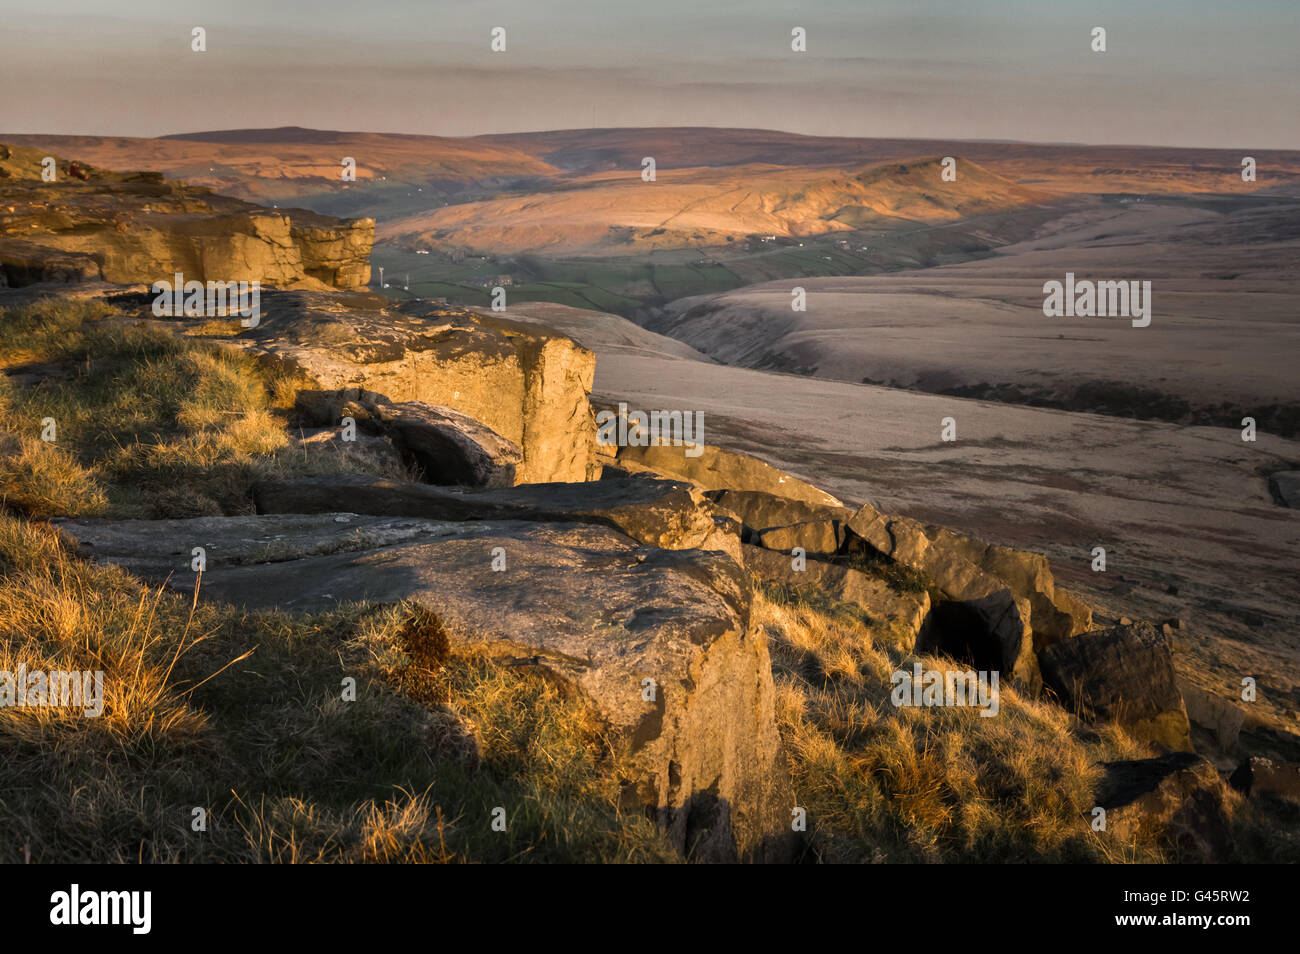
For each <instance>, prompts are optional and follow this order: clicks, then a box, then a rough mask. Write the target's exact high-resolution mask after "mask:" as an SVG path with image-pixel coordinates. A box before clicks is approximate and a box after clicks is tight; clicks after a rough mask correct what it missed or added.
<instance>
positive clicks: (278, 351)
mask: <svg viewBox="0 0 1300 954" xmlns="http://www.w3.org/2000/svg"><path fill="white" fill-rule="evenodd" d="M261 304H262V318H261V321H260V322H259V324H258V325H257V327H255V328H249V329H246V330H244V331H242V332H241V333H240V334H238V335H236V336H234V337H232V338H228V339H218V340H222V341H223V343H225V344H227V345H228V346H230V347H235V348H240V349H244V350H246V351H248V352H249V353H251V354H254V355H257V356H261V357H263V358H264V359H265V360H271V361H275V362H278V363H281V364H283V365H285V366H288V367H290V368H292V369H293V370H295V371H296V372H298V373H300V374H302V375H303V376H304V377H305V378H306V379H307V380H308V381H310V382H311V387H313V388H316V389H319V390H324V391H338V390H344V389H348V388H360V389H362V390H365V391H370V392H374V393H375V394H378V395H382V397H384V398H386V399H387V400H388V401H390V402H393V403H403V402H407V401H420V402H424V403H426V404H431V405H434V406H438V407H446V408H451V409H452V410H454V411H459V412H460V413H461V414H466V415H468V416H469V417H472V418H474V419H475V420H476V421H479V422H481V423H482V424H483V425H485V426H486V427H488V428H490V429H491V430H492V431H494V432H496V433H497V434H499V435H500V436H501V437H503V438H505V439H506V440H507V441H510V442H512V443H514V444H515V445H517V446H518V447H519V448H520V450H521V451H522V453H523V459H522V460H521V461H520V462H519V464H518V465H517V467H516V473H515V480H516V482H518V483H544V482H552V481H583V480H586V479H587V477H588V476H589V474H591V472H592V467H593V465H592V447H593V445H594V441H595V422H594V418H593V416H592V413H591V408H590V405H589V403H588V395H589V394H590V392H591V384H592V379H593V377H594V376H595V372H596V358H595V355H593V354H592V353H591V352H590V351H587V350H586V349H585V348H580V347H578V346H577V345H576V344H574V343H573V342H572V341H570V340H569V339H568V338H563V337H560V336H559V335H555V334H551V333H548V332H547V331H545V330H544V329H538V328H535V327H533V326H530V325H516V324H514V323H512V322H509V321H505V320H494V319H490V318H484V317H482V316H481V315H474V314H470V313H469V312H464V311H460V310H458V309H454V308H445V307H440V306H438V305H435V304H432V303H429V302H408V303H405V304H403V305H401V306H394V305H392V304H391V303H390V302H389V301H388V300H387V299H385V298H381V297H379V296H377V295H368V294H353V295H323V294H310V293H304V292H278V293H270V294H264V295H263V296H262V302H261ZM331 423H335V424H337V423H338V422H337V421H334V422H331Z"/></svg>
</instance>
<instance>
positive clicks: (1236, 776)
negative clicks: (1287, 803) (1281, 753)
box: [1228, 757, 1300, 802]
mask: <svg viewBox="0 0 1300 954" xmlns="http://www.w3.org/2000/svg"><path fill="white" fill-rule="evenodd" d="M1228 781H1229V783H1230V784H1231V785H1232V787H1233V788H1235V789H1237V791H1239V792H1242V793H1244V794H1246V795H1249V796H1251V797H1252V798H1263V797H1273V798H1286V799H1290V800H1292V801H1296V802H1300V765H1297V764H1296V763H1295V762H1282V761H1278V760H1276V759H1266V758H1260V757H1254V758H1249V759H1244V760H1243V761H1242V763H1241V764H1240V765H1239V766H1237V769H1236V771H1234V772H1233V773H1232V777H1231V778H1229V779H1228Z"/></svg>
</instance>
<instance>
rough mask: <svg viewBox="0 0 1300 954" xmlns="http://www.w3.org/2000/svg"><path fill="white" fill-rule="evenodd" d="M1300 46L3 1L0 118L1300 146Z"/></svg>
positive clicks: (1057, 24)
mask: <svg viewBox="0 0 1300 954" xmlns="http://www.w3.org/2000/svg"><path fill="white" fill-rule="evenodd" d="M196 26H202V27H203V28H204V29H205V30H206V31H207V51H206V52H204V53H196V52H193V51H192V50H191V48H190V47H191V30H192V28H193V27H196ZM498 26H499V27H504V28H505V31H506V50H505V52H502V53H496V52H493V51H492V50H491V49H490V40H491V31H492V28H493V27H498ZM1098 26H1100V27H1103V28H1105V30H1106V42H1107V50H1106V52H1104V53H1096V52H1093V51H1092V49H1091V43H1092V30H1093V28H1094V27H1098ZM794 27H802V28H803V29H804V30H806V34H807V51H806V52H802V53H797V52H794V51H792V50H791V47H790V43H791V30H792V29H793V28H794ZM1297 51H1300V0H1230V2H1225V0H1213V2H1210V0H1092V2H1073V0H1072V2H1066V0H802V2H773V0H743V2H733V0H454V2H445V0H310V2H308V0H217V2H213V0H60V2H59V3H58V4H56V5H51V6H46V5H41V4H38V3H35V2H32V0H21V2H19V0H0V133H3V132H10V133H45V134H85V135H120V136H157V135H166V134H169V133H183V132H197V131H203V130H213V129H231V128H249V127H270V126H290V125H292V126H308V127H315V128H320V129H342V130H366V131H373V132H402V133H420V134H433V135H447V136H463V135H477V134H482V133H504V132H521V131H533V130H542V129H571V128H589V127H592V126H602V127H604V126H736V127H750V128H765V129H779V130H784V131H788V132H797V133H806V134H813V135H837V136H880V137H901V138H934V139H1014V140H1024V141H1032V142H1084V143H1098V144H1100V143H1125V144H1143V145H1173V146H1208V147H1222V148H1255V149H1260V148H1293V149H1294V148H1300V123H1297V121H1296V119H1297V117H1298V116H1300V52H1297Z"/></svg>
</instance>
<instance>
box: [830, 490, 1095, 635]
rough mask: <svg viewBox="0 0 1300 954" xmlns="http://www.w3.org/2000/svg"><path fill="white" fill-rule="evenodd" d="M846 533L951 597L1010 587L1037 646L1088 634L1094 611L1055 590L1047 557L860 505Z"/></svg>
mask: <svg viewBox="0 0 1300 954" xmlns="http://www.w3.org/2000/svg"><path fill="white" fill-rule="evenodd" d="M848 529H849V533H850V534H852V535H853V536H855V537H857V538H859V539H860V540H862V541H863V542H864V543H866V544H867V545H868V546H869V547H871V548H872V549H874V550H876V551H878V552H880V553H883V554H884V555H885V556H887V557H890V558H891V559H893V560H896V561H898V562H899V563H902V564H904V565H906V566H909V567H911V568H912V569H914V570H917V571H918V572H921V573H924V574H925V575H926V576H928V577H929V578H930V579H932V580H934V582H935V583H936V584H937V585H938V586H939V587H940V588H941V589H942V590H943V591H944V592H945V593H947V594H948V595H949V596H950V597H952V598H953V599H956V600H976V599H981V598H983V597H986V596H989V595H990V594H992V593H994V592H996V591H998V590H1001V589H1003V588H1004V587H1006V588H1009V589H1010V590H1011V592H1012V593H1013V594H1014V595H1015V598H1016V599H1017V600H1021V601H1024V602H1025V604H1026V606H1025V610H1026V611H1025V612H1023V613H1022V615H1023V617H1024V619H1025V621H1026V623H1027V624H1028V625H1029V626H1030V627H1031V628H1032V635H1033V646H1034V647H1035V648H1041V647H1042V646H1045V645H1050V644H1052V643H1055V642H1059V641H1060V640H1062V639H1068V638H1069V637H1071V636H1075V635H1077V634H1079V633H1082V632H1085V631H1087V630H1088V629H1089V628H1091V626H1092V610H1091V609H1090V608H1089V607H1088V606H1087V605H1086V604H1085V603H1084V602H1083V601H1082V600H1080V599H1078V598H1077V597H1075V596H1073V595H1072V594H1070V593H1068V592H1066V591H1065V590H1063V589H1060V588H1058V587H1057V586H1056V582H1055V580H1054V579H1053V577H1052V572H1051V570H1050V569H1049V567H1048V565H1047V559H1046V557H1043V556H1041V555H1040V554H1037V553H1029V552H1027V551H1024V550H1014V549H1012V548H1010V547H1004V546H998V545H996V544H988V543H985V542H984V541H982V540H975V539H972V538H970V537H965V536H962V535H961V534H958V533H954V532H953V531H951V530H948V529H947V528H945V527H936V526H929V525H926V524H923V523H921V522H920V521H918V520H912V519H910V518H907V517H893V516H889V515H886V514H882V513H880V512H879V511H878V510H876V509H875V508H874V507H872V506H871V505H870V504H867V505H865V506H863V507H862V508H861V509H860V510H859V511H858V512H857V513H856V514H854V516H853V518H852V519H851V520H850V521H849V523H848Z"/></svg>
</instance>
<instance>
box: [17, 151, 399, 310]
mask: <svg viewBox="0 0 1300 954" xmlns="http://www.w3.org/2000/svg"><path fill="white" fill-rule="evenodd" d="M43 158H44V154H43V153H41V152H40V151H39V150H35V149H25V148H23V147H19V146H7V145H4V144H0V279H3V280H2V281H0V284H7V285H10V286H18V285H25V284H31V283H33V282H50V281H60V282H62V281H71V280H76V281H80V280H86V279H94V278H102V279H103V280H105V281H109V282H115V283H118V284H137V283H144V284H147V285H152V284H153V283H154V282H156V281H168V282H170V281H172V280H173V277H174V276H175V275H176V274H177V273H180V274H182V275H184V277H185V280H186V281H200V282H208V281H220V282H231V281H249V282H251V281H259V282H262V283H264V284H266V285H270V286H275V287H280V288H304V289H322V290H323V289H330V288H337V289H353V288H360V287H362V286H364V285H365V284H366V283H367V282H368V281H369V280H370V248H371V245H372V244H373V241H374V232H375V223H374V220H373V219H348V220H342V219H334V218H331V217H329V216H325V215H318V214H316V213H314V212H309V211H307V210H305V209H292V210H275V209H267V208H263V207H261V206H257V205H252V204H250V203H247V202H243V201H241V200H239V199H232V198H229V197H227V196H220V195H215V194H213V193H212V192H209V191H208V190H207V189H202V188H197V187H193V186H187V185H185V184H184V183H182V182H176V181H171V182H168V181H164V180H163V177H162V175H161V174H159V173H147V172H141V173H116V172H107V171H104V170H101V169H95V168H93V167H90V166H87V165H85V164H78V163H75V162H72V163H70V162H67V161H65V160H62V159H59V160H58V161H57V162H56V173H55V180H54V181H53V182H45V181H43V180H42V178H41V161H42V159H43ZM5 173H7V175H6V174H5Z"/></svg>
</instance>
